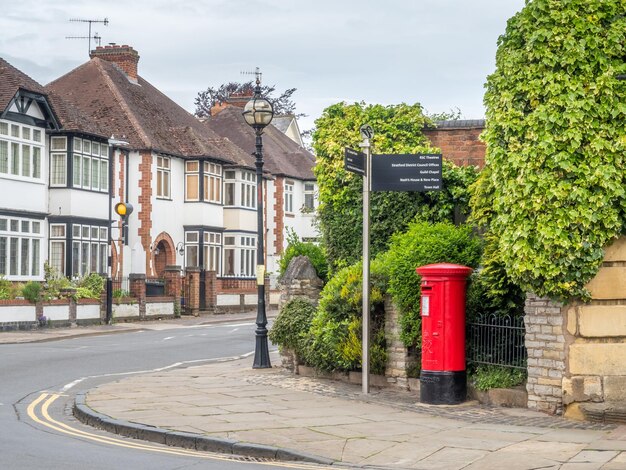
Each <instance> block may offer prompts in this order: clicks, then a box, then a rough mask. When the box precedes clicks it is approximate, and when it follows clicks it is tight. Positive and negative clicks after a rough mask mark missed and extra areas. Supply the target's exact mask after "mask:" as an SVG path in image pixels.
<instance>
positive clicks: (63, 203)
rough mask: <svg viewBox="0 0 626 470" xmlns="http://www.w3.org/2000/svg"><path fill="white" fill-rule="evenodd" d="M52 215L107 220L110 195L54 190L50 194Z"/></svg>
mask: <svg viewBox="0 0 626 470" xmlns="http://www.w3.org/2000/svg"><path fill="white" fill-rule="evenodd" d="M49 201H50V213H51V214H53V215H55V216H56V215H65V216H73V217H87V218H91V219H101V220H107V219H108V218H109V205H108V194H106V193H96V192H92V191H82V190H78V189H70V188H52V189H50V194H49Z"/></svg>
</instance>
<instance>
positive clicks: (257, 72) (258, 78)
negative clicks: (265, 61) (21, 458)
mask: <svg viewBox="0 0 626 470" xmlns="http://www.w3.org/2000/svg"><path fill="white" fill-rule="evenodd" d="M241 75H255V76H256V84H257V85H261V76H262V75H263V74H262V73H261V69H260V68H258V67H256V68H255V69H254V72H250V71H247V72H241Z"/></svg>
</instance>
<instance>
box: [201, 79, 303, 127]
mask: <svg viewBox="0 0 626 470" xmlns="http://www.w3.org/2000/svg"><path fill="white" fill-rule="evenodd" d="M255 86H256V85H255V84H254V82H253V81H249V82H245V83H239V82H229V83H224V84H222V85H220V86H219V87H218V88H213V87H208V88H207V89H206V90H205V91H201V92H199V93H198V96H197V97H196V99H195V100H194V104H195V106H196V111H195V115H196V116H198V117H204V118H208V117H211V108H212V107H213V106H215V105H216V104H222V103H224V102H226V101H228V99H229V98H230V96H231V95H232V94H243V95H250V96H251V95H253V94H254V88H255ZM275 91H276V87H275V86H268V85H263V86H262V87H261V93H262V94H263V96H264V97H266V98H267V99H268V100H270V101H271V102H272V105H273V106H274V113H275V114H276V115H284V114H294V115H295V116H296V117H303V116H305V114H296V104H295V103H294V101H293V99H292V95H293V94H294V93H295V91H296V88H288V89H287V90H285V91H284V92H282V94H280V95H279V96H278V97H277V98H274V97H273V96H272V95H273V93H274V92H275Z"/></svg>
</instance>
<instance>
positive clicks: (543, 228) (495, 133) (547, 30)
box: [472, 0, 626, 299]
mask: <svg viewBox="0 0 626 470" xmlns="http://www.w3.org/2000/svg"><path fill="white" fill-rule="evenodd" d="M625 11H626V2H625V1H624V0H568V1H560V0H530V1H527V2H526V6H525V7H524V8H523V9H522V10H521V11H520V12H519V13H518V14H516V15H515V16H514V17H513V18H511V19H510V20H509V22H508V25H507V29H506V32H505V34H504V35H503V36H501V37H500V39H499V41H498V52H497V56H496V71H495V72H494V73H493V74H492V75H491V76H489V77H488V80H487V85H486V88H487V91H486V94H485V105H486V109H487V112H486V116H487V126H486V130H485V133H484V139H485V142H486V143H487V156H486V167H485V169H484V170H483V172H482V173H481V175H480V178H479V181H478V182H477V183H476V185H475V187H474V188H473V192H474V194H473V199H472V209H473V215H474V217H475V220H476V221H478V222H479V223H481V224H482V225H484V226H485V227H487V228H488V229H489V231H490V235H489V237H488V239H487V240H488V242H489V243H490V244H492V246H490V247H488V248H487V249H486V253H489V254H490V258H489V259H486V260H485V265H486V266H488V267H490V269H491V270H492V273H495V272H497V271H499V272H500V273H505V274H506V276H508V278H509V279H510V280H511V281H512V282H513V283H514V284H516V285H518V286H521V287H522V288H523V289H525V290H531V291H534V292H535V293H537V294H539V295H543V296H549V297H552V298H556V299H568V298H572V297H581V298H587V297H588V295H589V294H588V292H587V291H586V289H585V287H584V286H585V284H586V283H587V282H588V281H589V280H591V279H592V278H593V277H594V276H595V274H596V273H597V270H598V268H599V266H600V264H601V262H602V259H603V247H604V246H606V245H607V244H608V243H610V242H611V241H612V240H613V239H615V237H617V236H618V235H619V234H620V233H621V232H622V231H623V229H624V223H625V220H626V219H625V217H624V216H625V210H626V191H625V187H626V186H625V185H624V183H625V182H626V181H625V176H626V174H625V173H624V163H625V162H624V155H625V153H624V151H625V150H626V148H625V147H626V135H625V133H624V121H625V119H626V99H625V98H626V96H625V95H626V82H620V81H618V80H617V79H616V75H617V74H618V73H623V72H624V71H626V64H625V61H624V57H625V56H626V17H625V15H624V12H625ZM494 244H495V245H494ZM504 284H506V282H504V283H503V285H504Z"/></svg>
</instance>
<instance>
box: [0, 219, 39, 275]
mask: <svg viewBox="0 0 626 470" xmlns="http://www.w3.org/2000/svg"><path fill="white" fill-rule="evenodd" d="M43 241H44V234H43V233H42V230H41V220H39V219H29V218H25V217H13V216H0V275H4V276H6V278H7V279H9V280H11V281H28V280H40V279H42V278H43V260H42V249H43Z"/></svg>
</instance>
